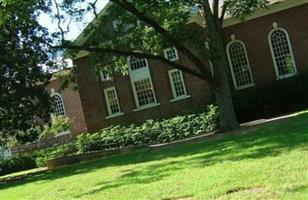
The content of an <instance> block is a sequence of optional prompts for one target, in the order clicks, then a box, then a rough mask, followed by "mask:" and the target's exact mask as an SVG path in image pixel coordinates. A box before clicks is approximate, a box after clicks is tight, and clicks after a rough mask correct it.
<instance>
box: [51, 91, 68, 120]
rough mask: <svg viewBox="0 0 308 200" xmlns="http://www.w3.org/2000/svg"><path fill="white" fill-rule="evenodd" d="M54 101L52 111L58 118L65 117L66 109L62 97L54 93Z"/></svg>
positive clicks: (52, 98)
mask: <svg viewBox="0 0 308 200" xmlns="http://www.w3.org/2000/svg"><path fill="white" fill-rule="evenodd" d="M51 100H52V111H53V114H54V115H56V116H65V115H66V114H65V108H64V103H63V99H62V96H61V95H60V94H58V93H54V94H52V96H51Z"/></svg>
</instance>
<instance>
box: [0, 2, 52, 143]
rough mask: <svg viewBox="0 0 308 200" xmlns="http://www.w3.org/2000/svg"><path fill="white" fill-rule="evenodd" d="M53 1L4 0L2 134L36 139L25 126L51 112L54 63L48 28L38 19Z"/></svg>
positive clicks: (0, 13)
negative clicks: (50, 68)
mask: <svg viewBox="0 0 308 200" xmlns="http://www.w3.org/2000/svg"><path fill="white" fill-rule="evenodd" d="M50 5H51V4H49V3H48V2H46V1H37V0H28V1H24V0H1V1H0V110H1V112H0V134H1V135H0V136H1V137H2V138H7V137H16V138H17V139H18V140H20V141H21V142H27V141H32V140H33V136H31V135H29V134H25V133H24V132H22V131H24V130H27V129H29V128H30V127H32V126H34V125H35V124H36V122H37V121H36V120H35V118H36V117H40V118H41V119H45V118H46V116H48V111H49V106H48V105H49V104H48V102H49V101H48V96H47V95H46V93H45V91H44V86H45V84H46V83H47V81H48V80H49V78H50V74H49V73H47V72H46V71H44V67H43V66H45V67H47V66H51V63H50V56H49V55H50V49H49V47H48V45H47V44H48V43H51V42H52V40H51V38H50V37H49V32H48V30H47V29H45V28H43V27H42V26H41V25H40V24H39V23H38V20H37V18H38V15H39V14H40V12H48V11H49V8H50V7H49V6H50Z"/></svg>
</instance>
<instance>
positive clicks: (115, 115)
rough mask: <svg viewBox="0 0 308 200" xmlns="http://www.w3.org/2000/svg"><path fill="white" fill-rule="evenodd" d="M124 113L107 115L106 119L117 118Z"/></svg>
mask: <svg viewBox="0 0 308 200" xmlns="http://www.w3.org/2000/svg"><path fill="white" fill-rule="evenodd" d="M122 115H124V113H116V114H113V115H109V116H107V117H106V119H111V118H115V117H120V116H122Z"/></svg>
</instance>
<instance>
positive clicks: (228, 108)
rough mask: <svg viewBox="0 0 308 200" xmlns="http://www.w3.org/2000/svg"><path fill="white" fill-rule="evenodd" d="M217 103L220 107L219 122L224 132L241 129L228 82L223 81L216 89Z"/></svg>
mask: <svg viewBox="0 0 308 200" xmlns="http://www.w3.org/2000/svg"><path fill="white" fill-rule="evenodd" d="M214 92H215V95H216V103H217V105H218V106H219V121H220V128H221V130H222V131H229V130H234V129H237V128H238V127H239V124H238V121H237V119H236V115H235V111H234V106H233V102H232V96H231V91H230V87H229V84H228V80H227V79H225V80H221V83H220V84H219V86H217V87H215V88H214Z"/></svg>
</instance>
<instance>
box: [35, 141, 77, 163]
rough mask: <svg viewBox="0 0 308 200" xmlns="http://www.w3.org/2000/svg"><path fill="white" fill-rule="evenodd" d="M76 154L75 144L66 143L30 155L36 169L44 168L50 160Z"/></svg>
mask: <svg viewBox="0 0 308 200" xmlns="http://www.w3.org/2000/svg"><path fill="white" fill-rule="evenodd" d="M76 152H77V149H76V146H75V143H67V144H63V145H60V146H56V147H51V148H47V149H41V150H37V151H34V152H33V153H32V155H33V157H34V158H35V163H36V165H37V166H38V167H45V166H46V162H47V161H48V160H51V159H55V158H59V157H63V156H68V155H71V154H74V153H76Z"/></svg>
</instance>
